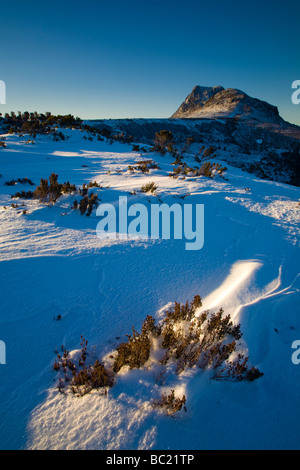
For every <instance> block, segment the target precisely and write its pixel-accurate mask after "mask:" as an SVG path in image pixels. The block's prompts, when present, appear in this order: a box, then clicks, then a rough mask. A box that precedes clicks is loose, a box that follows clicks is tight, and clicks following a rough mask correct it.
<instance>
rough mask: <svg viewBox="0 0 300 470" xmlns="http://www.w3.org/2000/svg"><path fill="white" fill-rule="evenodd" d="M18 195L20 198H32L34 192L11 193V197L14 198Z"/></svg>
mask: <svg viewBox="0 0 300 470" xmlns="http://www.w3.org/2000/svg"><path fill="white" fill-rule="evenodd" d="M17 197H19V198H20V199H33V198H34V197H35V196H34V193H33V192H32V191H26V192H25V191H19V192H17V193H16V194H12V195H11V198H12V199H14V198H17Z"/></svg>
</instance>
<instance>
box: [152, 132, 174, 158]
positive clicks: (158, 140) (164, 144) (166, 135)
mask: <svg viewBox="0 0 300 470" xmlns="http://www.w3.org/2000/svg"><path fill="white" fill-rule="evenodd" d="M154 149H155V150H157V151H158V152H160V153H161V154H162V155H164V154H165V153H166V152H167V151H168V152H171V153H172V152H173V151H174V136H173V134H172V132H171V131H167V130H163V131H160V132H156V133H155V138H154Z"/></svg>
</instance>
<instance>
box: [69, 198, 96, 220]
mask: <svg viewBox="0 0 300 470" xmlns="http://www.w3.org/2000/svg"><path fill="white" fill-rule="evenodd" d="M97 205H98V195H97V194H94V193H91V194H90V196H89V195H86V196H84V197H83V198H82V199H81V201H80V202H79V204H78V202H77V201H74V204H73V208H74V209H76V208H77V207H78V206H79V210H80V213H81V215H83V214H86V215H87V216H90V215H91V213H92V212H93V208H94V207H95V206H97Z"/></svg>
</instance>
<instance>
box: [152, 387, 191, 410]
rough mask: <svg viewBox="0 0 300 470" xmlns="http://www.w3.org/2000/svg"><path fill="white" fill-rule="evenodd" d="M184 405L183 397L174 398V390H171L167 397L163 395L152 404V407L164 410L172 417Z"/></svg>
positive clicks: (184, 398)
mask: <svg viewBox="0 0 300 470" xmlns="http://www.w3.org/2000/svg"><path fill="white" fill-rule="evenodd" d="M185 403H186V397H185V395H183V397H182V398H176V397H175V390H171V393H170V394H169V395H166V394H163V395H162V397H161V399H160V400H158V401H155V402H154V403H153V406H154V407H155V408H164V409H165V410H166V412H167V414H168V415H173V414H174V413H177V412H178V411H180V410H181V408H182V407H183V405H185Z"/></svg>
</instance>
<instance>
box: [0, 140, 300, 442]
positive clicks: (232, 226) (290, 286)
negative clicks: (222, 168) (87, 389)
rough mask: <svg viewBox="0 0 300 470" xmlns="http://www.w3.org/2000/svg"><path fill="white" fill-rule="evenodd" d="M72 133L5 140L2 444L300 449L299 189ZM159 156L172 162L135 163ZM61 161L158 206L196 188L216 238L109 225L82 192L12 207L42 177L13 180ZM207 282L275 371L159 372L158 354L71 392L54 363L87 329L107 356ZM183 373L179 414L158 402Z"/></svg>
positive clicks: (214, 304) (206, 289) (258, 361)
mask: <svg viewBox="0 0 300 470" xmlns="http://www.w3.org/2000/svg"><path fill="white" fill-rule="evenodd" d="M65 132H66V134H68V135H70V138H69V139H68V140H66V141H64V142H53V141H51V140H50V139H49V138H48V137H45V136H44V137H41V136H38V137H37V139H36V143H35V144H34V145H29V144H25V140H27V137H26V136H25V137H23V138H20V137H18V136H15V135H13V136H11V135H10V136H6V143H7V148H6V149H3V150H1V151H0V173H1V174H2V177H1V179H0V186H1V191H0V192H1V194H0V254H1V264H0V275H1V286H2V290H1V313H0V340H2V341H5V343H6V347H7V361H6V362H7V364H6V365H0V373H1V381H0V398H1V412H0V414H1V420H0V422H1V424H0V438H1V439H0V442H1V448H3V449H8V448H10V449H11V448H16V449H20V448H29V449H138V448H139V449H238V448H247V449H248V448H249V449H251V448H261V449H270V448H274V449H279V448H292V449H296V448H299V438H300V431H299V424H298V423H299V419H300V407H299V398H298V395H299V394H298V390H299V385H300V383H299V382H300V380H299V377H300V374H299V370H300V369H299V367H300V365H299V366H297V365H295V364H293V363H292V361H291V355H292V352H293V350H292V349H291V345H292V342H293V341H295V340H300V317H299V300H300V299H299V289H300V278H299V208H300V206H299V196H300V190H299V188H296V187H293V186H288V185H285V184H280V183H274V182H270V181H266V180H259V179H257V178H256V177H255V176H253V175H249V174H247V173H245V172H242V171H241V170H240V169H237V168H233V167H228V171H227V172H226V175H225V176H226V179H222V178H220V177H216V178H215V179H208V178H205V177H197V178H189V177H186V178H185V179H176V180H175V179H173V178H170V177H169V176H168V174H169V172H170V171H172V166H171V161H172V160H173V159H172V158H171V157H168V156H163V157H162V156H159V155H154V154H152V153H151V154H150V155H143V156H142V157H141V155H140V154H139V153H138V152H132V150H131V146H129V145H121V144H117V143H114V144H112V145H109V144H108V143H106V142H98V141H95V140H94V141H92V142H90V141H87V140H83V138H82V137H83V134H82V133H81V132H80V131H65ZM147 158H152V159H153V160H155V162H156V163H158V165H159V167H160V169H159V170H151V172H150V174H146V175H143V174H142V173H136V174H134V175H132V174H131V173H130V172H128V171H127V167H128V165H133V164H135V162H137V161H139V160H141V159H147ZM187 163H188V162H187ZM191 163H193V162H192V161H191ZM227 166H228V165H227ZM53 171H54V172H56V173H58V175H59V181H66V180H70V182H71V183H75V184H76V185H78V186H79V185H82V183H84V182H89V181H94V180H96V181H97V182H98V183H100V184H101V185H102V186H103V189H99V190H98V192H99V197H100V198H101V201H102V202H113V203H116V202H117V201H118V197H119V196H120V195H127V196H128V198H129V201H130V202H131V201H132V202H143V203H146V204H149V206H150V203H151V201H152V202H153V199H154V198H155V200H156V197H158V198H159V200H160V201H163V202H166V203H169V204H172V203H174V202H181V203H182V202H183V199H181V198H180V196H184V195H187V194H190V195H189V196H186V197H185V199H184V202H188V203H199V204H200V203H201V204H204V205H205V242H204V247H203V248H202V249H201V250H199V251H186V250H185V241H184V240H182V241H178V240H149V241H145V240H142V241H141V240H137V241H132V240H131V241H127V240H99V239H98V238H97V237H96V225H97V222H98V218H97V217H96V215H95V214H92V216H91V217H90V218H88V217H85V216H81V215H80V214H79V213H78V212H76V211H74V210H72V209H71V206H72V202H73V200H74V197H73V196H64V197H62V198H61V199H60V200H59V202H57V204H56V205H55V206H52V207H49V206H47V205H42V204H39V203H38V202H37V201H29V202H28V201H25V206H24V207H25V208H26V209H27V210H28V213H27V214H23V213H22V210H23V207H22V208H17V209H14V208H12V207H10V205H11V203H12V202H15V203H18V204H20V203H21V201H20V200H11V199H10V195H11V194H13V193H15V192H16V191H17V190H20V189H24V190H28V189H31V188H29V187H27V186H26V187H25V186H24V187H22V186H21V185H18V186H16V187H10V186H5V185H4V183H5V182H6V181H9V180H11V179H14V178H19V177H20V178H23V177H28V178H30V179H31V180H32V181H33V182H34V183H35V184H38V183H39V180H40V178H42V177H43V178H46V177H48V176H49V174H50V173H51V172H53ZM149 181H154V182H155V183H156V184H157V185H158V190H157V196H153V195H149V194H147V195H145V194H142V193H139V192H138V190H139V189H140V188H141V186H142V185H143V184H145V183H147V182H149ZM245 188H249V189H250V191H248V190H247V191H246V190H245ZM132 191H136V195H131V194H130V193H131V192H132ZM4 207H6V209H5V208H4ZM196 294H200V295H201V296H202V297H203V307H202V309H211V310H216V309H217V308H218V307H219V306H222V307H223V308H224V310H225V313H226V314H229V313H230V314H231V315H232V317H233V319H234V321H235V322H240V323H241V330H242V331H243V333H244V335H243V338H242V347H243V349H244V350H245V351H248V352H249V357H250V361H251V364H253V365H254V366H255V367H258V368H259V369H260V370H261V371H262V372H263V373H264V376H263V377H262V378H260V379H259V380H257V381H255V382H253V383H248V382H247V383H246V382H245V383H244V382H242V383H229V382H216V381H212V380H210V378H209V376H208V375H207V374H205V373H204V374H199V373H196V372H195V370H190V371H187V372H184V373H182V374H181V375H179V376H175V377H174V376H170V377H169V378H167V380H166V382H165V383H164V384H163V385H161V384H160V383H159V382H157V381H156V379H157V377H156V376H155V368H154V369H153V368H151V369H147V368H146V369H144V370H132V371H128V370H123V371H121V372H120V374H119V377H118V379H117V382H116V384H115V386H114V387H113V388H112V389H111V390H110V391H109V393H108V396H104V395H101V394H100V393H99V392H93V393H90V394H88V395H86V396H84V397H82V398H76V397H73V396H64V395H62V394H59V393H58V391H57V388H56V386H57V374H56V373H55V372H54V371H53V363H54V360H55V350H56V349H57V350H59V349H60V348H61V345H65V346H66V347H67V348H68V349H69V350H70V351H73V350H77V349H78V348H79V342H80V335H81V334H82V335H84V337H85V338H87V339H88V340H89V351H90V355H91V356H92V357H93V358H97V357H99V358H100V359H101V358H102V357H103V355H106V356H107V355H109V353H110V352H111V351H112V350H113V349H114V348H115V347H116V346H117V344H118V343H119V341H120V339H117V338H121V339H122V340H124V339H125V334H127V333H131V327H132V326H133V325H134V326H135V327H136V329H138V330H139V329H140V326H141V322H142V320H143V319H144V318H145V317H146V315H148V314H153V315H154V316H155V317H156V318H157V319H158V320H159V319H161V318H162V316H163V312H164V309H165V308H166V306H168V305H170V303H171V302H173V301H175V300H176V301H179V302H185V301H186V300H192V298H193V297H194V295H196ZM57 315H62V319H61V320H60V321H54V317H55V316H57ZM152 359H153V361H154V362H155V358H152ZM171 388H173V389H175V391H176V393H178V395H180V396H181V395H182V394H185V395H186V397H187V404H186V407H187V411H186V412H184V411H183V410H182V411H181V412H180V413H178V414H177V415H175V416H173V417H170V416H165V415H164V414H161V413H159V412H157V410H154V409H153V407H152V406H151V400H153V399H155V398H157V397H159V396H160V395H161V393H162V392H164V391H165V390H166V391H169V390H170V389H171Z"/></svg>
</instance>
